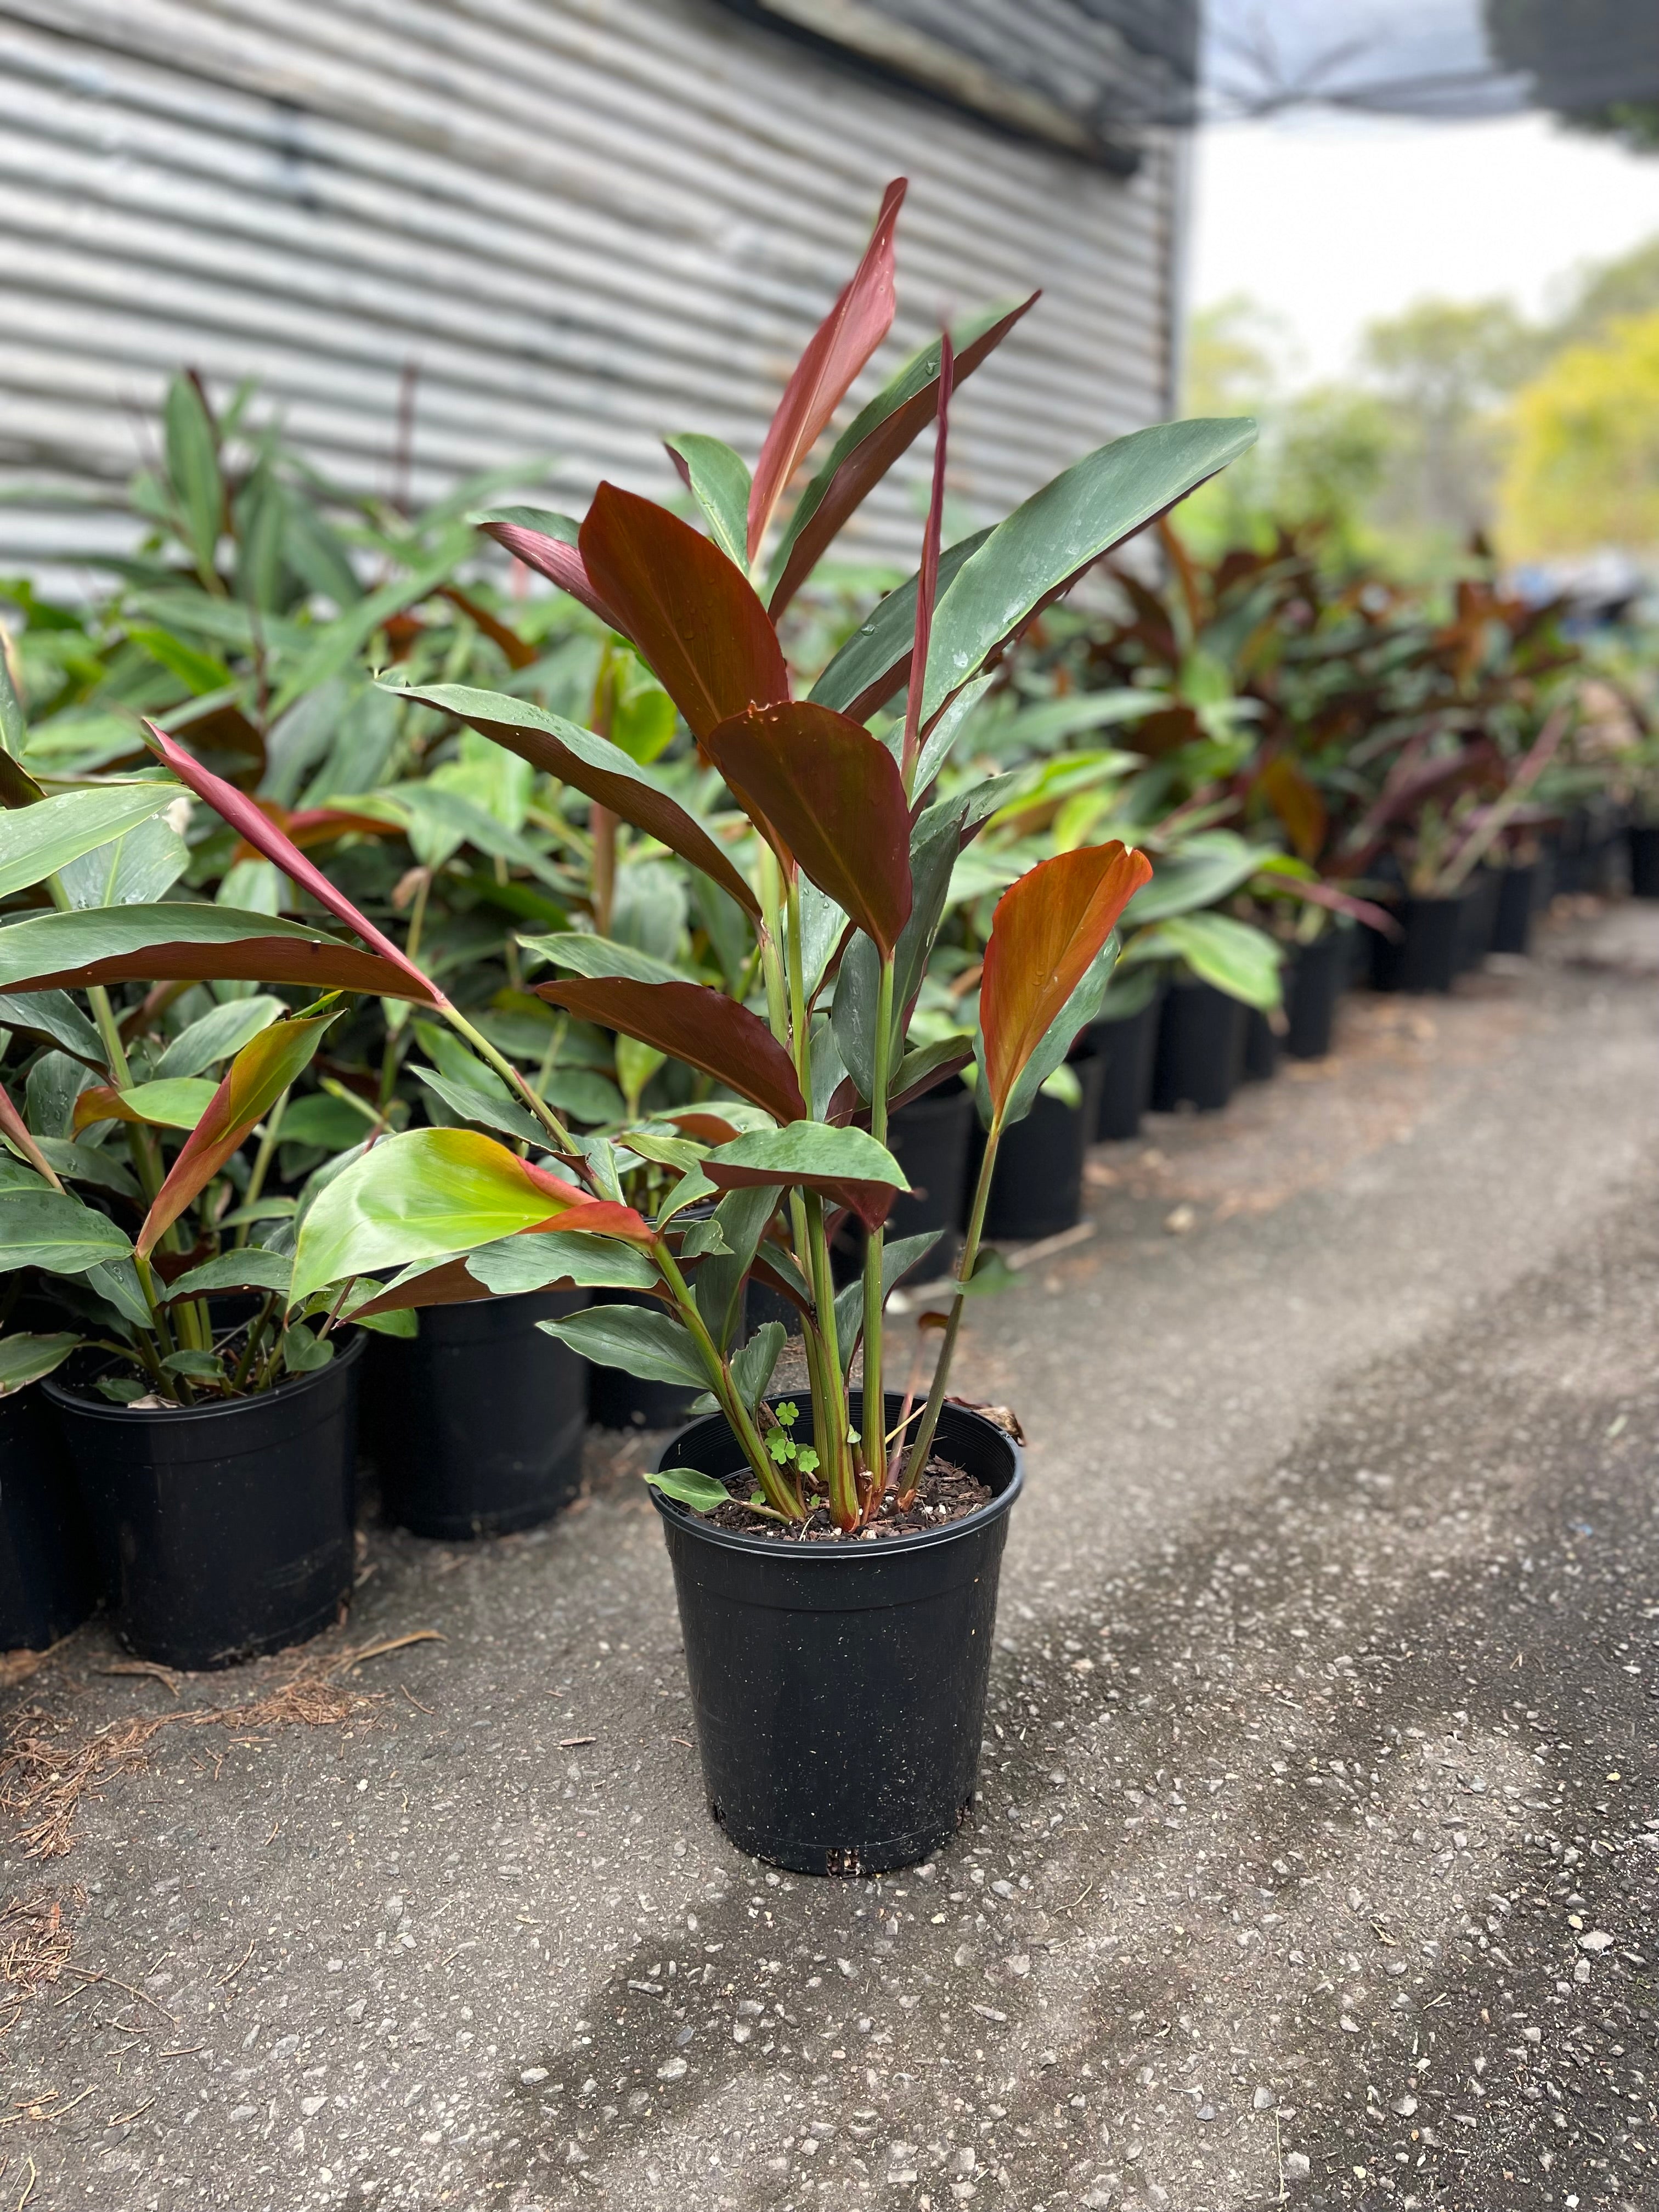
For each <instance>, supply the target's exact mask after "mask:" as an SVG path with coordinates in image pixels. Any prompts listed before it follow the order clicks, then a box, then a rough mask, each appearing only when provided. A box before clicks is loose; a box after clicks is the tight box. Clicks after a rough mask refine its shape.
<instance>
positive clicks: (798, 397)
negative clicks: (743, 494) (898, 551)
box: [749, 177, 908, 561]
mask: <svg viewBox="0 0 1659 2212" xmlns="http://www.w3.org/2000/svg"><path fill="white" fill-rule="evenodd" d="M907 190H908V179H906V178H903V177H896V178H895V179H894V180H893V182H892V183H891V184H890V185H888V187H887V190H886V191H884V193H883V194H882V200H881V211H880V213H879V214H878V216H877V217H876V227H875V228H874V229H873V230H872V232H871V234H870V243H869V244H868V246H866V247H865V249H864V258H863V259H862V260H861V261H860V264H859V265H858V267H857V268H856V269H855V270H854V272H853V276H852V278H851V280H850V282H849V283H848V285H847V287H846V289H844V290H843V292H842V295H841V297H840V298H839V299H838V300H837V301H836V304H835V306H834V307H831V309H830V310H829V313H828V314H827V315H826V316H825V317H824V319H823V321H822V322H821V323H820V324H819V325H818V327H817V330H816V331H814V332H813V334H812V336H811V339H810V340H809V341H808V343H807V347H806V350H805V353H803V354H802V356H801V357H800V359H799V362H797V363H796V365H795V373H794V374H793V376H792V377H791V378H790V380H789V381H788V383H787V385H786V386H785V387H784V393H783V397H782V398H781V400H780V401H779V402H778V409H777V412H776V414H775V415H774V416H773V417H772V421H771V424H770V426H769V428H768V430H767V433H766V441H765V443H764V444H763V446H762V447H761V454H760V459H759V461H758V462H757V465H756V468H755V481H754V484H753V486H752V488H751V489H750V495H749V558H750V560H751V561H752V560H753V559H754V557H755V556H756V555H757V553H758V552H759V550H760V547H761V540H762V539H763V538H764V537H765V535H766V526H767V525H768V523H769V522H770V521H771V520H772V514H773V511H774V509H775V507H776V506H777V503H778V501H779V500H780V498H781V496H782V495H783V491H784V488H785V486H786V485H787V483H788V482H789V479H790V477H793V475H794V473H795V471H796V469H797V468H798V467H799V465H800V464H801V462H802V461H803V460H805V458H806V456H807V454H808V453H811V450H812V447H814V446H815V445H816V444H817V440H818V436H819V434H820V432H821V431H822V430H823V426H824V424H825V423H826V422H828V421H829V417H830V416H832V415H833V414H834V413H835V411H836V408H837V407H839V406H840V404H841V403H842V399H843V398H845V396H846V394H847V392H848V387H849V386H851V384H852V382H853V380H854V377H855V376H856V375H857V374H858V373H859V371H860V369H861V368H863V367H864V364H865V362H866V361H868V360H869V358H870V356H871V355H872V353H873V352H874V351H875V349H876V348H877V347H878V345H879V344H880V343H881V342H882V340H883V339H884V337H886V335H887V333H888V331H890V329H891V327H892V322H893V309H894V306H895V304H896V302H895V300H894V295H893V229H894V226H895V224H896V222H898V212H899V209H900V208H901V207H902V205H903V204H904V195H905V192H906V191H907Z"/></svg>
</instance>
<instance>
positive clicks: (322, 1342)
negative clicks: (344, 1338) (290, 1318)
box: [283, 1322, 334, 1375]
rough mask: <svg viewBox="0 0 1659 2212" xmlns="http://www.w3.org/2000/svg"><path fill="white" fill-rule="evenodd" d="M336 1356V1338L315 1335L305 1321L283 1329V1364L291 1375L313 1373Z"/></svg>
mask: <svg viewBox="0 0 1659 2212" xmlns="http://www.w3.org/2000/svg"><path fill="white" fill-rule="evenodd" d="M333 1357H334V1340H333V1338H332V1337H330V1336H313V1334H312V1333H311V1331H310V1330H309V1329H308V1328H306V1327H305V1326H304V1325H303V1323H301V1322H294V1323H293V1324H292V1325H291V1326H290V1327H289V1328H285V1329H284V1330H283V1366H284V1367H286V1368H287V1370H288V1371H289V1374H290V1375H313V1374H315V1372H316V1370H318V1368H319V1367H326V1366H327V1364H328V1363H329V1361H330V1360H331V1359H332V1358H333Z"/></svg>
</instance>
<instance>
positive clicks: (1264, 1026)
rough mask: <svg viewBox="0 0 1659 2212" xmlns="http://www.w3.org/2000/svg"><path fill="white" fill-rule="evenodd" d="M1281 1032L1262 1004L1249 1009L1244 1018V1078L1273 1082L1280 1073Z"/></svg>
mask: <svg viewBox="0 0 1659 2212" xmlns="http://www.w3.org/2000/svg"><path fill="white" fill-rule="evenodd" d="M1278 1073H1279V1033H1278V1031H1277V1030H1275V1029H1274V1028H1273V1024H1272V1022H1271V1021H1270V1020H1269V1019H1268V1018H1267V1015H1266V1014H1264V1013H1263V1012H1262V1011H1261V1007H1260V1006H1251V1007H1249V1009H1248V1011H1247V1012H1246V1015H1245V1020H1244V1080H1245V1081H1246V1082H1247V1083H1271V1082H1272V1080H1273V1077H1274V1076H1275V1075H1277V1074H1278Z"/></svg>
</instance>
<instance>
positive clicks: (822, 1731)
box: [651, 1391, 1024, 1875]
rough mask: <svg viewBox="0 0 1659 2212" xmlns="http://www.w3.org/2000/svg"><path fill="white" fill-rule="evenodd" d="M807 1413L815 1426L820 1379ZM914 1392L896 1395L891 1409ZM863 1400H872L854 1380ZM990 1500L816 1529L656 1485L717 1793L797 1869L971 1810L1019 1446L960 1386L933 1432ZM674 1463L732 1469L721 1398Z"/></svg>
mask: <svg viewBox="0 0 1659 2212" xmlns="http://www.w3.org/2000/svg"><path fill="white" fill-rule="evenodd" d="M796 1402H797V1403H798V1404H799V1406H800V1419H799V1421H798V1422H797V1424H796V1427H795V1430H794V1433H795V1435H796V1436H797V1437H807V1436H810V1434H811V1412H810V1407H808V1405H807V1403H806V1402H805V1400H804V1399H802V1400H798V1401H796ZM901 1402H902V1401H900V1400H899V1398H898V1397H896V1395H889V1396H888V1398H887V1401H886V1404H887V1419H888V1422H889V1424H890V1425H891V1424H892V1423H894V1422H895V1421H896V1419H898V1415H899V1412H900V1408H901ZM849 1410H850V1412H851V1415H852V1419H853V1420H854V1422H855V1423H857V1422H859V1421H860V1419H861V1405H860V1395H859V1394H858V1393H857V1392H856V1391H855V1392H854V1394H853V1398H852V1404H851V1407H850V1409H849ZM934 1449H935V1450H936V1451H937V1452H938V1454H939V1456H940V1457H942V1458H945V1459H947V1460H950V1461H951V1462H953V1464H955V1465H956V1466H958V1467H960V1468H963V1469H965V1470H966V1472H967V1473H969V1474H972V1475H975V1476H976V1477H977V1478H978V1479H979V1480H980V1481H981V1482H982V1483H984V1484H985V1485H986V1486H987V1488H988V1489H989V1490H990V1491H991V1492H992V1493H993V1494H992V1498H991V1500H990V1503H989V1504H986V1505H983V1506H981V1508H980V1509H979V1510H978V1511H977V1512H975V1513H971V1514H968V1515H965V1516H963V1518H962V1519H961V1520H959V1521H952V1522H947V1523H945V1525H944V1526H942V1527H940V1528H929V1529H927V1530H923V1531H921V1532H918V1533H917V1534H914V1535H904V1536H884V1537H878V1538H875V1539H872V1540H871V1541H855V1542H829V1543H801V1542H798V1541H790V1540H788V1539H787V1538H778V1537H769V1536H750V1535H742V1534H737V1533H736V1532H734V1531H732V1530H729V1529H725V1528H714V1527H713V1526H712V1525H711V1524H710V1523H709V1522H707V1521H704V1520H702V1519H701V1518H700V1517H699V1516H697V1515H696V1514H695V1513H692V1512H691V1511H690V1510H688V1509H687V1508H686V1507H684V1506H683V1505H679V1504H676V1503H675V1502H674V1501H673V1500H672V1499H671V1498H664V1497H663V1496H662V1494H661V1493H660V1492H659V1491H655V1490H653V1492H652V1493H651V1494H652V1497H653V1500H654V1501H655V1504H656V1507H657V1510H658V1511H659V1513H660V1514H661V1516H662V1521H663V1534H664V1535H665V1537H666V1539H667V1541H668V1552H669V1557H670V1559H671V1560H672V1562H673V1567H674V1588H675V1592H676V1595H677V1596H678V1600H679V1611H680V1628H681V1632H682V1633H683V1634H684V1638H685V1659H686V1669H687V1672H688V1674H690V1682H691V1701H692V1705H693V1708H694V1710H695V1712H696V1726H697V1747H698V1750H699V1752H700V1753H701V1755H702V1773H703V1786H704V1789H705V1791H706V1793H707V1795H708V1809H709V1811H710V1813H711V1814H712V1815H713V1816H714V1820H716V1821H717V1822H718V1823H719V1825H720V1826H721V1827H723V1828H724V1829H725V1830H726V1833H727V1835H729V1836H730V1837H731V1838H732V1842H733V1843H734V1844H737V1845H738V1848H739V1849H740V1850H745V1851H748V1852H750V1853H751V1854H752V1856H753V1857H756V1858H761V1859H767V1860H769V1861H771V1862H772V1863H774V1864H775V1865H777V1866H782V1867H788V1868H791V1869H793V1870H794V1871H796V1872H797V1873H800V1874H823V1875H861V1874H881V1873H884V1872H888V1871H890V1869H894V1868H896V1867H906V1866H914V1865H915V1863H916V1862H917V1861H918V1860H919V1859H924V1858H926V1857H927V1856H928V1854H929V1853H930V1852H932V1851H934V1850H938V1848H939V1845H940V1844H943V1843H945V1842H946V1841H947V1840H948V1839H949V1838H951V1836H953V1835H954V1834H955V1833H956V1832H957V1829H958V1828H959V1827H961V1826H963V1824H964V1823H965V1822H966V1821H968V1820H970V1819H971V1818H972V1815H973V1809H974V1784H975V1775H976V1773H977V1771H978V1767H979V1747H980V1738H981V1735H982V1733H983V1731H984V1727H985V1696H986V1688H987V1682H988V1680H989V1676H990V1668H991V1642H992V1634H993V1631H994V1627H995V1623H996V1605H997V1578H998V1575H999V1572H1000V1568H1001V1564H1002V1547H1003V1543H1004V1541H1005V1539H1006V1535H1007V1531H1008V1513H1009V1509H1010V1508H1011V1507H1012V1504H1013V1503H1014V1500H1015V1499H1016V1498H1018V1495H1019V1492H1020V1487H1021V1485H1022V1482H1023V1480H1024V1463H1023V1461H1022V1459H1021V1455H1020V1451H1019V1447H1018V1445H1017V1444H1016V1443H1014V1442H1013V1440H1012V1437H1007V1436H1006V1435H1005V1434H1004V1433H1003V1431H1001V1430H1000V1429H999V1428H997V1427H995V1426H994V1425H993V1424H992V1423H991V1422H989V1421H987V1420H984V1419H981V1416H980V1415H979V1414H977V1413H969V1412H968V1411H967V1410H966V1408H965V1407H958V1406H951V1405H949V1404H947V1405H946V1406H945V1410H944V1412H943V1413H942V1414H941V1416H940V1419H939V1431H938V1436H937V1438H936V1441H935V1445H934ZM658 1464H659V1466H660V1467H693V1468H699V1469H701V1470H702V1472H703V1473H705V1474H732V1473H734V1472H735V1471H736V1470H737V1469H738V1468H739V1467H740V1466H741V1464H742V1456H741V1455H740V1453H739V1452H738V1448H737V1445H736V1443H735V1442H734V1441H733V1439H732V1432H731V1431H730V1430H729V1429H728V1428H727V1426H726V1421H725V1419H724V1417H723V1416H722V1415H720V1414H710V1415H708V1417H706V1418H705V1419H702V1420H701V1421H696V1422H694V1423H693V1424H692V1425H691V1426H690V1428H689V1429H686V1430H684V1431H683V1432H682V1433H681V1434H680V1435H679V1436H678V1437H675V1438H674V1439H673V1440H672V1442H671V1443H670V1444H669V1445H667V1447H666V1448H665V1450H664V1452H663V1454H662V1455H661V1458H660V1459H659V1462H658Z"/></svg>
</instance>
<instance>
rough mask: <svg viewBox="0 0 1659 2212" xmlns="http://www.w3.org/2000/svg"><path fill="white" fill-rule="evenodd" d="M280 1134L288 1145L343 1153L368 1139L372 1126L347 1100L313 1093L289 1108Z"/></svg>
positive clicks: (298, 1099) (319, 1092) (296, 1100)
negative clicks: (349, 1147) (363, 1139)
mask: <svg viewBox="0 0 1659 2212" xmlns="http://www.w3.org/2000/svg"><path fill="white" fill-rule="evenodd" d="M280 1135H281V1137H282V1140H283V1144H284V1146H288V1145H306V1146H319V1147H320V1148H321V1150H322V1151H324V1152H343V1151H344V1150H345V1149H346V1147H347V1146H349V1145H355V1144H356V1143H357V1142H358V1140H359V1139H361V1138H363V1137H366V1136H367V1135H368V1122H367V1121H365V1120H364V1119H363V1116H362V1115H361V1114H360V1113H359V1112H358V1111H357V1109H356V1107H355V1106H349V1105H348V1104H347V1103H346V1102H345V1100H344V1099H343V1098H331V1097H329V1096H328V1095H327V1093H326V1092H325V1091H313V1092H311V1093H310V1095H309V1096H308V1097H304V1098H296V1099H295V1101H294V1103H293V1104H292V1105H291V1106H289V1108H288V1109H287V1111H286V1112H285V1113H284V1114H283V1126H282V1129H281V1131H280Z"/></svg>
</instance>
